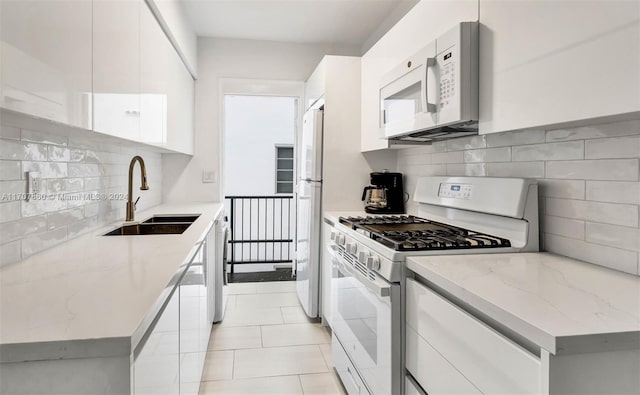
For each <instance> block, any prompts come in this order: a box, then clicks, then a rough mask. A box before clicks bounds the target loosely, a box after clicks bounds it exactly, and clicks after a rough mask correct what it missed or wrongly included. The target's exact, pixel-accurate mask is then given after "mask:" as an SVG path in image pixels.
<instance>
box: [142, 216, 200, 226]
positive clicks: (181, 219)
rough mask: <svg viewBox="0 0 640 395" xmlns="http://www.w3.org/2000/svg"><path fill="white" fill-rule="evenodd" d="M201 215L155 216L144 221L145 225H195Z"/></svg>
mask: <svg viewBox="0 0 640 395" xmlns="http://www.w3.org/2000/svg"><path fill="white" fill-rule="evenodd" d="M199 216H200V214H193V215H154V216H153V217H151V218H149V219H146V220H144V221H142V223H143V224H159V223H169V222H171V223H189V224H191V223H193V222H195V220H197V219H198V217H199Z"/></svg>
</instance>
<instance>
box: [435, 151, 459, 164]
mask: <svg viewBox="0 0 640 395" xmlns="http://www.w3.org/2000/svg"><path fill="white" fill-rule="evenodd" d="M431 163H433V164H444V163H462V151H453V152H444V153H437V154H432V155H431Z"/></svg>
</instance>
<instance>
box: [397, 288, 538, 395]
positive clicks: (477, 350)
mask: <svg viewBox="0 0 640 395" xmlns="http://www.w3.org/2000/svg"><path fill="white" fill-rule="evenodd" d="M406 319H407V360H406V366H407V369H408V370H409V372H410V373H411V374H412V375H413V376H414V377H415V378H416V379H417V381H418V382H419V383H420V385H421V386H422V387H423V388H424V389H425V391H427V393H429V394H430V395H434V394H450V393H465V394H470V393H471V394H473V393H478V394H479V393H489V394H540V393H542V392H543V391H542V368H541V361H540V358H538V357H537V356H536V355H534V354H531V353H530V352H529V351H527V350H525V349H524V348H522V347H521V346H520V345H518V344H516V343H514V342H512V341H511V340H510V339H508V338H506V337H505V336H503V335H502V334H500V333H498V332H497V331H495V330H494V329H492V328H491V327H489V326H487V325H486V324H484V323H483V322H481V321H479V320H478V319H477V318H475V317H473V316H472V315H470V314H469V313H467V312H466V311H464V310H462V309H460V308H459V307H458V306H456V305H454V304H453V303H451V302H450V301H448V300H446V299H445V298H443V297H442V296H440V295H438V294H437V293H435V292H434V291H432V290H431V289H429V288H427V287H426V286H424V285H422V284H420V283H418V282H416V281H414V280H412V279H407V314H406Z"/></svg>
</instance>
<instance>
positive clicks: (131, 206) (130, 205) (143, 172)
mask: <svg viewBox="0 0 640 395" xmlns="http://www.w3.org/2000/svg"><path fill="white" fill-rule="evenodd" d="M136 162H138V163H140V190H141V191H146V190H148V189H149V184H147V167H146V166H145V165H144V159H142V157H141V156H140V155H136V156H134V157H133V158H132V159H131V163H129V189H128V195H127V217H126V219H125V220H126V221H133V218H134V214H133V212H134V211H135V209H136V203H138V201H137V200H136V203H134V202H133V167H134V166H135V164H136ZM138 199H139V198H138Z"/></svg>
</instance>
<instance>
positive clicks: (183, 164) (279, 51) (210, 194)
mask: <svg viewBox="0 0 640 395" xmlns="http://www.w3.org/2000/svg"><path fill="white" fill-rule="evenodd" d="M358 52H359V48H351V47H333V46H328V45H310V44H291V43H279V42H269V41H255V40H232V39H218V38H199V39H198V80H197V81H196V111H195V152H194V156H193V157H188V156H184V155H163V172H164V173H163V174H164V176H165V179H164V180H163V181H164V182H163V186H164V190H163V200H164V201H165V202H172V201H220V199H221V196H222V195H221V188H220V182H217V183H213V184H203V183H202V171H203V170H207V171H215V172H216V173H217V174H218V175H219V174H220V152H221V146H220V142H221V139H220V137H221V136H220V133H221V121H220V110H221V104H220V79H223V78H246V79H263V80H289V81H301V82H302V81H304V80H306V79H307V77H308V76H309V75H310V74H311V72H312V71H313V69H314V67H315V66H316V65H317V64H318V62H320V60H321V59H322V57H323V56H324V55H325V54H327V53H331V54H337V55H350V54H357V53H358ZM218 180H220V177H219V176H218Z"/></svg>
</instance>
